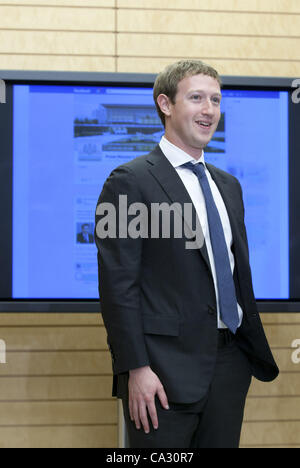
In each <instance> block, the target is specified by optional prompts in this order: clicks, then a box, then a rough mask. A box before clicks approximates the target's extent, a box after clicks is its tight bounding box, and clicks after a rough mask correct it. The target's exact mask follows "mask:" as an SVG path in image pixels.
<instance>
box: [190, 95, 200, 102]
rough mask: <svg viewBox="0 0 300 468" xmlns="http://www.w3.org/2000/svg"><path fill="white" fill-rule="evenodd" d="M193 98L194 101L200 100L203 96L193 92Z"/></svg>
mask: <svg viewBox="0 0 300 468" xmlns="http://www.w3.org/2000/svg"><path fill="white" fill-rule="evenodd" d="M191 99H192V100H193V101H200V99H201V96H200V95H199V94H193V95H192V96H191Z"/></svg>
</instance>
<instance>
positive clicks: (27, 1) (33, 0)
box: [0, 0, 116, 8]
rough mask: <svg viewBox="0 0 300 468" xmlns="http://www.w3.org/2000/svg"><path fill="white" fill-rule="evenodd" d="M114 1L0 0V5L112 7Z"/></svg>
mask: <svg viewBox="0 0 300 468" xmlns="http://www.w3.org/2000/svg"><path fill="white" fill-rule="evenodd" d="M115 2H116V0H9V1H5V0H2V1H1V0H0V5H15V6H19V5H22V6H24V7H27V6H31V5H37V6H39V7H41V8H43V7H45V6H55V7H65V6H67V7H69V8H74V7H83V8H88V7H94V8H95V7H97V8H103V7H111V8H113V7H114V6H115Z"/></svg>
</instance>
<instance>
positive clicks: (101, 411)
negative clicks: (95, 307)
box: [0, 313, 118, 447]
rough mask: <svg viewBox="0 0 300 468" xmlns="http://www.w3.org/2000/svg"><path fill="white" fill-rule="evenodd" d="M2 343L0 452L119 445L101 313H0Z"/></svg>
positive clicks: (110, 373) (109, 363) (116, 417)
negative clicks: (16, 449) (3, 355)
mask: <svg viewBox="0 0 300 468" xmlns="http://www.w3.org/2000/svg"><path fill="white" fill-rule="evenodd" d="M0 338H1V339H2V340H4V341H5V343H6V364H0V436H1V437H2V438H1V440H0V447H116V446H117V444H118V405H117V402H116V401H115V399H113V398H112V397H111V387H112V368H111V358H110V353H109V351H108V350H107V344H106V332H105V329H104V326H103V321H102V319H101V316H100V314H72V313H70V314H59V313H57V314H39V313H35V314H34V313H33V314H1V315H0ZM22 433H23V434H22ZM58 434H60V436H59V437H58Z"/></svg>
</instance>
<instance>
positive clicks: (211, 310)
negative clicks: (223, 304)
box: [208, 305, 216, 315]
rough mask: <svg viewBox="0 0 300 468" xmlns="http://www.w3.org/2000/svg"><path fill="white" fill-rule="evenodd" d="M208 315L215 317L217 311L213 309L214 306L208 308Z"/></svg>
mask: <svg viewBox="0 0 300 468" xmlns="http://www.w3.org/2000/svg"><path fill="white" fill-rule="evenodd" d="M208 313H209V314H210V315H215V314H216V309H215V308H214V307H212V306H210V305H209V306H208Z"/></svg>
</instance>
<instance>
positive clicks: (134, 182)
mask: <svg viewBox="0 0 300 468" xmlns="http://www.w3.org/2000/svg"><path fill="white" fill-rule="evenodd" d="M154 99H155V102H156V106H157V110H158V113H159V115H160V117H161V120H162V122H163V124H164V126H165V135H164V137H163V138H162V140H161V142H160V144H159V146H158V147H157V148H156V149H155V150H154V151H153V152H152V153H150V154H148V155H146V156H141V157H139V158H136V159H135V160H133V161H131V162H129V163H127V164H124V165H122V166H120V167H118V168H117V169H115V170H114V171H113V172H112V174H111V175H110V177H109V178H108V179H107V181H106V183H105V184H104V187H103V190H102V193H101V195H100V198H99V202H98V206H97V210H96V243H97V247H98V261H99V291H100V300H101V306H102V314H103V319H104V323H105V326H106V329H107V333H108V343H109V347H110V351H111V354H112V360H113V370H114V389H113V394H114V395H117V396H118V397H120V398H122V399H123V408H124V415H125V421H126V425H127V430H128V435H129V441H130V446H131V447H174V448H175V447H184V448H189V447H204V448H223V447H224V448H225V447H230V448H235V447H238V446H239V440H240V432H241V426H242V420H243V412H244V406H245V400H246V396H247V392H248V389H249V385H250V381H251V377H252V376H253V375H254V376H255V377H256V378H258V379H260V380H262V381H271V380H273V379H275V378H276V377H277V375H278V368H277V366H276V363H275V362H274V359H273V356H272V353H271V351H270V348H269V345H268V343H267V340H266V337H265V334H264V330H263V327H262V324H261V321H260V317H259V315H258V311H257V306H256V302H255V298H254V294H253V287H252V278H251V271H250V266H249V252H248V244H247V236H246V230H245V225H244V205H243V199H242V190H241V186H240V184H239V182H238V181H237V179H235V178H234V177H233V176H231V175H229V174H227V173H225V172H224V171H221V170H219V169H217V168H216V167H214V166H212V165H210V164H206V163H205V160H204V153H203V149H204V148H205V146H206V145H207V144H208V143H209V141H210V140H211V138H212V136H213V134H214V132H215V130H216V128H217V126H218V122H219V119H220V101H221V82H220V78H219V75H218V73H217V72H216V71H215V70H214V69H213V68H212V67H210V66H208V65H205V64H203V63H202V62H200V61H180V62H178V63H176V64H174V65H171V66H169V67H167V69H166V70H164V71H163V72H162V73H161V74H160V75H159V76H158V78H157V80H156V83H155V86H154ZM121 195H122V196H123V197H124V195H126V198H123V199H122V202H123V205H122V203H120V200H121V199H120V196H121ZM125 199H126V203H127V206H128V207H129V208H128V211H127V212H126V213H124V200H125ZM162 204H164V205H162ZM110 206H113V210H110ZM157 206H161V207H162V206H164V207H166V206H171V207H172V210H170V213H171V211H172V216H170V217H169V218H167V217H166V216H165V217H164V219H162V225H160V226H159V227H158V228H157V219H156V221H155V223H154V220H153V213H154V209H153V207H157ZM187 206H190V207H192V211H191V212H192V214H193V220H194V221H195V219H196V220H198V225H199V221H200V229H201V233H202V239H199V236H197V235H196V236H194V237H196V240H195V239H192V241H194V246H193V247H192V248H191V247H190V248H188V247H187V246H188V245H190V244H187V240H188V239H189V240H190V241H191V234H193V233H195V230H193V226H194V224H193V222H191V220H190V219H187V217H185V216H184V215H182V214H184V213H185V211H184V208H185V207H187ZM142 207H145V210H144V211H143V210H142ZM173 208H174V209H173ZM179 208H182V209H181V210H180V209H179ZM138 210H140V213H142V211H143V216H140V218H139V223H140V226H139V227H140V231H139V232H140V234H143V235H140V236H139V235H137V231H138V230H137V225H138V222H137V218H134V215H136V214H137V212H138ZM178 212H179V213H180V214H179V215H178ZM145 213H146V214H145ZM176 213H177V214H176ZM189 213H190V212H189ZM113 215H115V217H114V216H113ZM171 218H172V221H173V224H172V222H171ZM185 218H186V219H185ZM178 219H181V221H182V222H183V224H184V226H185V227H186V225H187V224H188V225H189V229H190V230H189V229H185V230H184V234H183V233H182V235H181V236H180V235H178ZM167 220H168V223H169V224H170V226H169V230H167V231H164V228H165V227H166V226H165V225H164V224H163V223H166V222H167ZM112 221H113V222H112ZM176 223H177V225H176ZM109 224H110V226H109ZM154 224H155V226H154ZM104 225H106V228H107V229H106V234H103V226H104ZM141 225H143V226H141ZM111 227H113V229H110V228H111ZM126 227H127V228H128V229H127V231H126V229H125V228H126ZM134 227H135V228H136V229H135V231H134ZM198 231H199V229H198V230H197V229H196V234H197V233H198ZM154 232H155V233H156V234H155V235H153V233H154ZM157 232H159V235H157ZM164 232H168V235H163V233H164ZM181 232H182V231H181ZM201 240H202V241H201ZM192 243H193V242H192Z"/></svg>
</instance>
